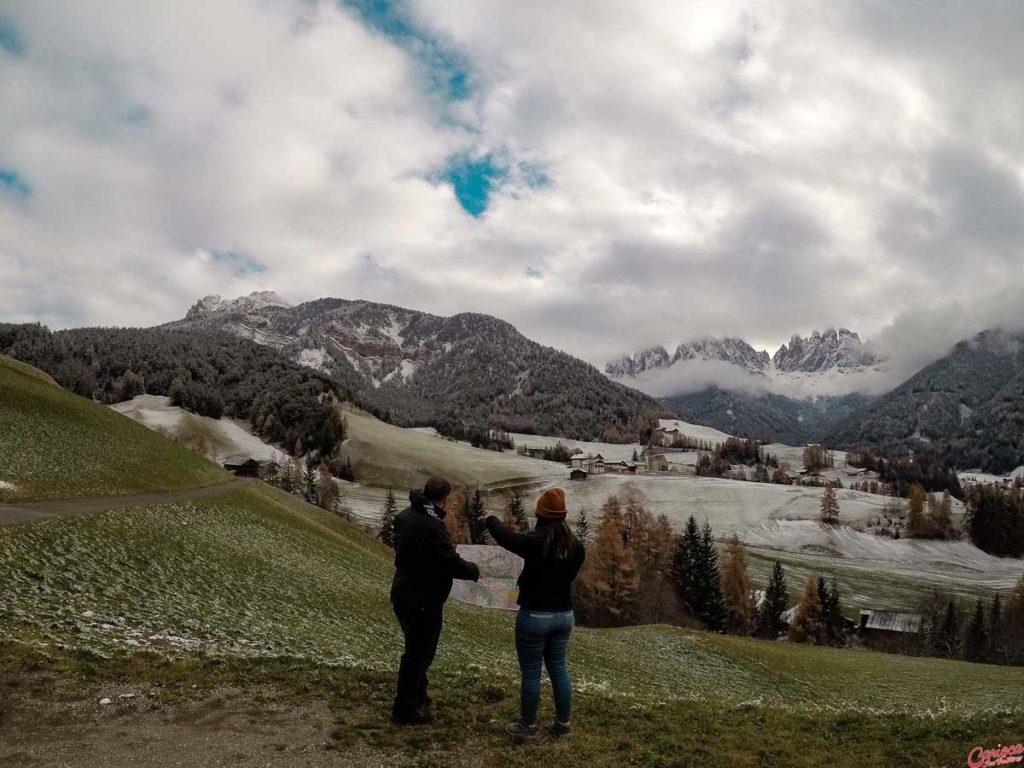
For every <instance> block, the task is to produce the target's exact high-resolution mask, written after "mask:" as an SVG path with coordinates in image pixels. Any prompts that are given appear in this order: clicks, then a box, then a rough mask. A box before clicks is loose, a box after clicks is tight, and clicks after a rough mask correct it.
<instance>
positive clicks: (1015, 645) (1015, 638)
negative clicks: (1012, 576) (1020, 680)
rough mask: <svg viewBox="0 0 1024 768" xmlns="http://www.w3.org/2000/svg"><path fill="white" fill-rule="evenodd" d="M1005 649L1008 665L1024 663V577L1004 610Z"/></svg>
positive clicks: (1007, 601) (1008, 598)
mask: <svg viewBox="0 0 1024 768" xmlns="http://www.w3.org/2000/svg"><path fill="white" fill-rule="evenodd" d="M1002 639H1003V647H1004V648H1005V649H1006V663H1008V664H1022V663H1024V576H1021V577H1020V580H1019V581H1018V582H1017V584H1016V586H1015V587H1014V588H1013V591H1012V592H1011V593H1010V596H1009V597H1007V598H1006V607H1005V608H1003V638H1002Z"/></svg>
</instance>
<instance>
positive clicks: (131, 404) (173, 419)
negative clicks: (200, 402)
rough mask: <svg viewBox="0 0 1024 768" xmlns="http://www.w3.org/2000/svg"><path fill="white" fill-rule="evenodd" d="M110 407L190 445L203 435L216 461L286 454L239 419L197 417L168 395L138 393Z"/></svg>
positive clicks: (262, 459) (264, 457) (278, 456)
mask: <svg viewBox="0 0 1024 768" xmlns="http://www.w3.org/2000/svg"><path fill="white" fill-rule="evenodd" d="M110 407H111V408H112V409H113V410H115V411H117V412H118V413H123V414H124V415H125V416H127V417H128V418H130V419H134V420H135V421H137V422H139V423H140V424H143V425H145V426H147V427H149V428H150V429H152V430H154V431H156V432H160V433H161V434H163V435H165V436H166V437H169V438H171V439H172V440H177V441H178V442H180V443H184V444H186V445H191V444H192V443H193V441H195V440H196V439H197V438H198V437H202V438H203V441H204V442H205V443H206V449H207V454H208V455H209V456H210V458H211V459H213V460H215V461H217V462H223V461H224V460H226V459H228V458H232V457H236V456H244V457H252V458H254V459H256V460H257V461H271V460H277V461H282V457H284V456H285V452H284V451H282V450H281V449H280V448H277V447H276V446H273V445H268V444H267V443H265V442H263V441H262V440H261V439H260V438H259V437H257V436H256V435H254V434H252V433H251V432H249V431H248V429H247V426H246V425H243V424H242V423H241V422H238V421H233V420H231V419H211V418H209V417H208V416H197V415H196V414H194V413H190V412H188V411H186V410H185V409H183V408H179V407H177V406H174V405H171V402H170V398H167V397H161V396H158V395H139V396H137V397H135V398H133V399H131V400H127V401H125V402H123V403H116V404H115V405H112V406H110Z"/></svg>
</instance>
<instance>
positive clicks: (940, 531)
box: [928, 491, 953, 539]
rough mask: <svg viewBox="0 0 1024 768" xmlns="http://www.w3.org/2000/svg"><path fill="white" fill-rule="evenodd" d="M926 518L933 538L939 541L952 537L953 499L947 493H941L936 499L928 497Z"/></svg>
mask: <svg viewBox="0 0 1024 768" xmlns="http://www.w3.org/2000/svg"><path fill="white" fill-rule="evenodd" d="M928 517H929V522H930V523H931V528H932V532H933V534H934V535H935V536H938V537H939V538H940V539H948V538H951V537H952V536H953V499H952V498H951V497H950V495H949V491H943V492H942V496H940V497H938V498H936V497H935V496H929V497H928Z"/></svg>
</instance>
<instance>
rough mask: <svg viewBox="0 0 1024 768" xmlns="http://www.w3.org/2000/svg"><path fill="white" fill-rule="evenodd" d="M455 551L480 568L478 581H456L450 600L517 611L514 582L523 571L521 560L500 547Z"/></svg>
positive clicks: (465, 546) (467, 546)
mask: <svg viewBox="0 0 1024 768" xmlns="http://www.w3.org/2000/svg"><path fill="white" fill-rule="evenodd" d="M456 549H457V550H458V553H459V555H461V556H462V557H463V558H465V559H466V560H469V561H470V562H473V563H476V564H477V565H478V566H480V581H475V582H474V581H461V580H456V582H455V586H454V587H452V597H454V598H455V599H456V600H458V601H460V602H463V603H470V604H472V605H479V606H481V607H483V608H504V609H505V610H507V611H515V610H517V609H518V607H519V606H517V605H516V598H517V597H519V587H518V586H516V580H517V579H518V578H519V572H520V571H521V570H523V559H522V558H521V557H519V556H518V555H513V554H512V553H511V552H509V551H508V550H505V549H502V548H501V547H488V546H483V545H479V544H460V545H459V546H458V547H456Z"/></svg>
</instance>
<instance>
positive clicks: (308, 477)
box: [302, 451, 317, 504]
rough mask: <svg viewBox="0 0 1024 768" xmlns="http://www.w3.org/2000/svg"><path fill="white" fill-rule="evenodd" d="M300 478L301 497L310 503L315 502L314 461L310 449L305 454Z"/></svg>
mask: <svg viewBox="0 0 1024 768" xmlns="http://www.w3.org/2000/svg"><path fill="white" fill-rule="evenodd" d="M302 480H303V489H302V497H303V498H304V499H305V500H306V501H308V502H309V503H310V504H316V503H317V496H316V462H315V461H314V460H313V452H312V451H310V452H309V453H307V454H306V461H305V466H304V468H303V472H302Z"/></svg>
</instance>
